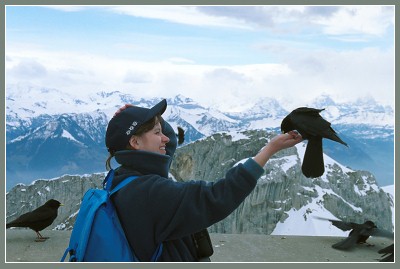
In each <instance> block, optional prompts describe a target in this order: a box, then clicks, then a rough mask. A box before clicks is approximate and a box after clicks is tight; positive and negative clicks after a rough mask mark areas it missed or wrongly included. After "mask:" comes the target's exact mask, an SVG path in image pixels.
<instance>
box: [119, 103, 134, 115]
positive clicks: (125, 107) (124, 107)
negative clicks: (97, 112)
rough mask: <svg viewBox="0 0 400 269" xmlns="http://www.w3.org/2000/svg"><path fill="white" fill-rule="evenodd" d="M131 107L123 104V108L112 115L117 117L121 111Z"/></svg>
mask: <svg viewBox="0 0 400 269" xmlns="http://www.w3.org/2000/svg"><path fill="white" fill-rule="evenodd" d="M131 106H133V105H131V104H125V105H124V106H123V107H120V108H119V109H118V110H117V112H115V113H114V117H115V116H117V115H118V114H119V113H121V112H122V111H123V110H125V109H127V108H128V107H131Z"/></svg>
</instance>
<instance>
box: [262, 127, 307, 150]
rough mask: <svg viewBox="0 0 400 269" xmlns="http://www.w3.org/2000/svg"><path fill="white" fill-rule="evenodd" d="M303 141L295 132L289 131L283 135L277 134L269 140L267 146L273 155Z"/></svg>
mask: <svg viewBox="0 0 400 269" xmlns="http://www.w3.org/2000/svg"><path fill="white" fill-rule="evenodd" d="M301 141H303V138H302V136H301V135H300V134H299V133H298V132H296V131H289V132H287V133H285V134H279V135H277V136H275V137H274V138H272V139H271V141H270V142H269V143H268V145H269V146H270V147H271V149H272V151H273V152H274V153H276V152H278V151H280V150H282V149H286V148H290V147H293V146H294V145H296V144H297V143H299V142H301Z"/></svg>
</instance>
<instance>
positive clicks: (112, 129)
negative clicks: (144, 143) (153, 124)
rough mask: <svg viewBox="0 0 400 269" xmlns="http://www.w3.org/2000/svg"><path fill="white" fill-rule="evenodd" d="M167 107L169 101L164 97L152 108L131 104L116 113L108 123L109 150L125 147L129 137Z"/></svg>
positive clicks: (107, 145) (107, 140)
mask: <svg viewBox="0 0 400 269" xmlns="http://www.w3.org/2000/svg"><path fill="white" fill-rule="evenodd" d="M166 109H167V101H166V100H165V99H163V100H162V101H161V102H159V103H158V104H156V105H155V106H153V107H152V108H144V107H137V106H131V107H128V108H126V109H124V110H122V111H121V112H120V113H118V114H117V115H115V116H114V117H113V118H112V119H111V120H110V122H109V123H108V126H107V131H106V147H107V149H108V151H110V152H111V151H118V150H123V149H125V148H126V146H127V145H128V143H129V139H130V138H131V137H132V135H134V134H135V133H136V131H137V129H138V128H139V127H140V126H141V125H142V124H143V123H145V122H147V121H149V120H151V119H152V118H154V117H155V116H157V115H161V114H163V113H164V111H165V110H166Z"/></svg>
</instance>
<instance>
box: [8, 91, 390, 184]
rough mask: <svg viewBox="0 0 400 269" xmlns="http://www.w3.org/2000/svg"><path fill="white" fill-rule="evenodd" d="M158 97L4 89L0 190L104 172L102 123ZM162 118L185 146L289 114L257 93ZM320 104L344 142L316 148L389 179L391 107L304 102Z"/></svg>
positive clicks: (174, 104)
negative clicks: (222, 106) (0, 181)
mask: <svg viewBox="0 0 400 269" xmlns="http://www.w3.org/2000/svg"><path fill="white" fill-rule="evenodd" d="M161 99H162V98H161V97H158V98H146V99H143V98H138V97H137V96H135V95H131V94H125V93H122V92H119V91H108V92H107V91H100V92H98V93H95V94H93V93H92V94H85V93H84V92H82V93H81V94H80V95H79V96H77V95H72V94H69V93H65V92H61V91H58V90H57V89H45V88H36V87H33V86H29V85H24V86H15V85H14V86H7V89H6V143H7V145H6V169H7V189H9V188H10V187H12V186H14V185H15V184H16V183H20V182H22V183H28V182H31V181H32V180H34V179H38V178H51V177H55V176H60V175H62V174H83V173H92V172H100V171H104V162H105V159H106V158H107V154H108V153H107V151H106V149H105V146H104V134H105V130H106V126H107V122H108V121H109V119H110V118H111V117H112V116H113V114H114V112H115V111H116V110H117V109H118V108H119V107H121V106H122V105H123V104H126V103H130V104H135V105H138V106H143V107H151V106H153V105H154V104H156V103H157V102H159V101H160V100H161ZM167 102H168V108H167V111H166V112H165V113H164V114H163V117H164V118H165V119H166V120H167V121H168V122H170V124H171V125H172V127H174V128H176V127H177V126H181V127H182V128H184V130H185V140H186V143H189V142H192V141H196V140H198V139H200V138H203V137H206V136H209V135H212V134H214V133H220V132H236V131H244V130H252V129H270V130H275V131H276V132H279V126H280V122H281V121H282V119H283V118H284V116H286V115H287V114H288V113H289V112H290V111H288V110H287V109H286V108H285V107H283V106H282V105H280V104H279V102H278V101H277V100H275V99H273V98H265V99H263V100H260V101H259V102H258V103H256V104H254V106H253V107H251V108H250V109H247V110H246V111H243V112H240V113H225V112H223V111H217V110H215V109H212V108H209V107H205V106H202V105H201V104H198V103H197V102H196V101H195V100H192V99H190V98H187V97H185V96H182V95H178V96H175V97H174V98H168V99H167ZM305 106H312V107H317V108H325V111H324V112H322V116H323V117H325V118H326V119H328V120H329V121H331V123H332V126H333V128H334V129H335V130H336V131H338V133H339V135H340V136H341V137H342V138H343V140H345V141H346V142H347V143H348V144H349V145H350V147H349V149H346V148H344V147H341V146H340V145H336V144H335V143H333V142H331V141H325V140H324V151H325V153H327V154H328V155H329V156H331V157H333V158H334V159H336V160H337V161H340V162H341V163H343V164H346V165H347V166H349V167H352V168H354V169H364V170H368V171H371V172H373V173H374V174H375V175H376V177H377V178H378V181H379V183H380V185H382V186H384V185H390V184H393V181H394V180H393V175H394V172H393V171H394V147H393V144H394V142H393V141H394V135H393V134H394V122H393V119H394V112H393V109H392V108H390V107H384V106H381V105H379V104H377V103H376V102H375V101H373V100H367V101H365V100H364V101H357V102H354V103H351V104H350V103H335V102H334V101H333V100H332V99H331V98H330V97H329V96H321V97H320V98H318V99H317V100H315V102H313V103H311V104H306V105H305Z"/></svg>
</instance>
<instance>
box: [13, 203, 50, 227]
mask: <svg viewBox="0 0 400 269" xmlns="http://www.w3.org/2000/svg"><path fill="white" fill-rule="evenodd" d="M56 217H57V214H54V210H52V209H51V208H47V207H38V208H37V209H35V210H33V211H31V212H27V213H25V214H22V215H21V216H19V217H18V218H17V219H15V220H13V221H11V222H9V223H8V224H7V226H9V227H12V226H13V227H29V226H31V225H32V224H34V223H36V222H41V221H44V220H54V219H55V218H56Z"/></svg>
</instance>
